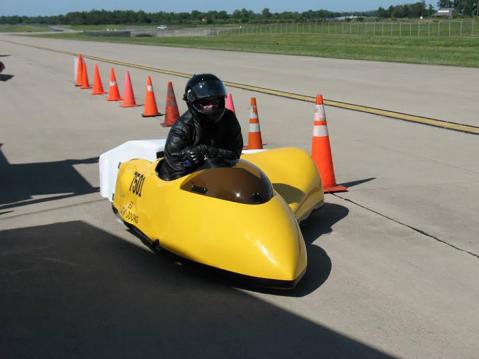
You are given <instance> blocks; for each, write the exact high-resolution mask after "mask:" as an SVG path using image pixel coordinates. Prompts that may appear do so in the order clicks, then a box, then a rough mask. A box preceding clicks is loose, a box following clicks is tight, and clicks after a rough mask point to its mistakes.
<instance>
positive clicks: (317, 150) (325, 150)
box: [311, 95, 348, 193]
mask: <svg viewBox="0 0 479 359" xmlns="http://www.w3.org/2000/svg"><path fill="white" fill-rule="evenodd" d="M311 157H312V158H313V162H314V164H315V165H316V168H317V169H318V171H319V175H320V177H321V182H322V184H323V191H324V193H334V192H345V191H347V190H348V189H347V188H346V187H344V186H338V185H337V184H336V178H335V176H334V166H333V156H332V154H331V145H330V143H329V135H328V124H327V123H326V113H325V112H324V104H323V96H322V95H318V96H316V109H315V112H314V127H313V143H312V149H311Z"/></svg>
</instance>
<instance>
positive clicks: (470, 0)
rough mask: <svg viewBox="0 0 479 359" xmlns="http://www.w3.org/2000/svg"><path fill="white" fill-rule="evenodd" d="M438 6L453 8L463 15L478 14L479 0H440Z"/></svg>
mask: <svg viewBox="0 0 479 359" xmlns="http://www.w3.org/2000/svg"><path fill="white" fill-rule="evenodd" d="M437 6H439V7H440V8H452V9H454V11H455V12H456V14H459V15H463V16H474V15H476V16H477V15H478V14H479V13H478V6H479V1H478V0H439V1H438V3H437Z"/></svg>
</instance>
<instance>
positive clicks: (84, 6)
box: [0, 0, 437, 16]
mask: <svg viewBox="0 0 479 359" xmlns="http://www.w3.org/2000/svg"><path fill="white" fill-rule="evenodd" d="M417 1H419V0H403V1H395V0H367V1H366V0H365V1H357V0H276V1H271V0H269V1H267V0H242V1H237V0H229V1H228V0H172V1H171V0H170V1H161V0H103V1H100V0H0V16H10V15H26V16H37V15H44V16H45V15H60V14H66V13H67V12H71V11H89V10H92V9H96V10H101V9H105V10H144V11H146V12H158V11H167V12H182V11H185V12H191V11H192V10H199V11H208V10H218V11H219V10H226V11H227V12H232V11H234V10H235V9H242V8H245V9H248V10H253V11H254V12H260V11H261V10H262V9H264V8H269V9H270V11H271V12H281V11H298V12H303V11H307V10H319V9H326V10H330V11H367V10H376V9H377V8H378V7H380V6H382V7H389V6H390V5H399V4H405V3H415V2H417ZM436 2H437V1H426V3H427V4H432V5H436Z"/></svg>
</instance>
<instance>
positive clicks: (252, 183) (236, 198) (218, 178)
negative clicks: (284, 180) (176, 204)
mask: <svg viewBox="0 0 479 359" xmlns="http://www.w3.org/2000/svg"><path fill="white" fill-rule="evenodd" d="M181 189H182V190H185V191H188V192H192V193H196V194H201V195H205V196H208V197H213V198H218V199H222V200H225V201H231V202H238V203H244V204H261V203H266V202H268V201H269V200H270V199H271V198H272V197H273V186H272V185H271V182H270V181H269V179H268V177H266V175H265V174H264V173H263V172H262V171H261V170H260V169H259V168H258V167H256V166H255V165H253V164H252V163H250V162H247V161H244V160H238V161H237V162H236V163H235V164H234V165H233V166H232V167H213V168H208V169H205V170H203V171H198V172H195V173H193V174H192V175H191V176H190V177H188V179H187V180H186V181H185V182H184V183H183V184H182V185H181Z"/></svg>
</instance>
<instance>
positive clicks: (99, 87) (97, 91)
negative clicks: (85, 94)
mask: <svg viewBox="0 0 479 359" xmlns="http://www.w3.org/2000/svg"><path fill="white" fill-rule="evenodd" d="M104 93H105V91H104V90H103V83H102V82H101V77H100V70H99V69H98V65H97V64H95V72H94V75H93V91H92V93H91V94H92V95H103V94H104Z"/></svg>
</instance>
